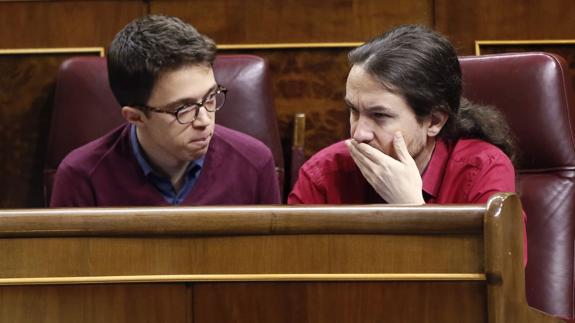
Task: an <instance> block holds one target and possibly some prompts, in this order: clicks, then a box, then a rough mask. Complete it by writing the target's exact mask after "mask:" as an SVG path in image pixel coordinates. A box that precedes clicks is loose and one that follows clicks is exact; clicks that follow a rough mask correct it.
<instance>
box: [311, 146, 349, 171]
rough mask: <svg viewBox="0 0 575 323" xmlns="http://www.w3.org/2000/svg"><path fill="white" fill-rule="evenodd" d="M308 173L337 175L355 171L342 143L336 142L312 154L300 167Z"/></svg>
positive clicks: (347, 151)
mask: <svg viewBox="0 0 575 323" xmlns="http://www.w3.org/2000/svg"><path fill="white" fill-rule="evenodd" d="M302 167H303V168H304V171H306V172H308V173H323V174H326V173H332V172H335V173H339V172H349V171H354V170H356V169H357V167H356V166H355V163H354V162H353V159H352V158H351V155H350V154H349V150H348V149H347V146H346V145H345V142H344V141H339V142H336V143H334V144H332V145H330V146H327V147H325V148H323V149H322V150H320V151H318V152H317V153H316V154H314V155H313V156H312V157H311V158H310V159H309V160H308V161H306V162H305V164H304V165H303V166H302Z"/></svg>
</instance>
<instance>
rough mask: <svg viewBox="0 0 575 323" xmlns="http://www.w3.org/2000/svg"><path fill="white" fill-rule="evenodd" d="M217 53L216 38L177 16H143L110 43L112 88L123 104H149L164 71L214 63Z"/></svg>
mask: <svg viewBox="0 0 575 323" xmlns="http://www.w3.org/2000/svg"><path fill="white" fill-rule="evenodd" d="M215 55H216V45H215V43H214V41H213V40H211V39H210V38H208V37H207V36H204V35H202V34H200V33H199V32H198V31H197V30H196V29H195V28H194V27H192V26H191V25H190V24H187V23H185V22H183V21H182V20H180V19H178V18H176V17H168V16H161V15H148V16H144V17H140V18H137V19H135V20H133V21H132V22H130V23H129V24H127V25H126V26H125V27H124V28H123V29H122V30H120V32H118V34H116V36H115V37H114V40H113V41H112V43H111V44H110V47H109V49H108V55H107V62H108V79H109V82H110V87H111V88H112V92H113V93H114V95H115V97H116V100H117V101H118V102H119V103H120V105H122V106H137V105H145V104H146V103H147V101H148V100H149V98H150V95H151V93H152V90H153V88H154V84H155V82H156V80H157V79H158V78H159V77H160V76H161V74H162V73H164V72H166V71H172V70H177V69H179V68H182V67H185V66H190V65H208V66H211V65H212V64H213V62H214V59H215Z"/></svg>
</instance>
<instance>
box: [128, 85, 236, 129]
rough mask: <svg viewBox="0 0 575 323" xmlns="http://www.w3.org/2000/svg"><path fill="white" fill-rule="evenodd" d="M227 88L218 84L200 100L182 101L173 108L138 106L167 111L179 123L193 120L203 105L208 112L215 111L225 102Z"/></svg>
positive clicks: (161, 111)
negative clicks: (182, 102) (192, 101)
mask: <svg viewBox="0 0 575 323" xmlns="http://www.w3.org/2000/svg"><path fill="white" fill-rule="evenodd" d="M227 92H228V89H226V88H225V87H223V86H221V85H218V87H217V88H216V90H215V91H213V92H211V93H209V94H208V95H206V96H205V97H204V98H203V99H202V101H200V102H194V103H184V104H182V105H180V106H178V107H177V108H175V109H166V108H154V107H151V106H147V105H138V107H141V108H144V109H147V110H150V111H153V112H159V113H167V114H171V115H173V116H175V117H176V120H178V122H179V123H181V124H188V123H191V122H194V120H196V119H197V118H198V114H199V113H200V109H201V108H202V107H204V109H206V111H208V112H216V111H218V110H219V109H221V108H222V107H223V106H224V102H226V93H227Z"/></svg>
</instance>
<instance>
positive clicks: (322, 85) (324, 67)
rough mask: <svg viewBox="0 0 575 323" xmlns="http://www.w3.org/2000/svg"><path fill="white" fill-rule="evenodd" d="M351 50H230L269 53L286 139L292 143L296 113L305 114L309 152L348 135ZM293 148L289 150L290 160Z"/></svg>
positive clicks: (265, 55) (276, 99)
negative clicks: (349, 53) (346, 95)
mask: <svg viewBox="0 0 575 323" xmlns="http://www.w3.org/2000/svg"><path fill="white" fill-rule="evenodd" d="M351 49H352V48H349V47H339V48H300V49H261V50H241V51H239V50H234V51H231V50H225V51H221V52H222V53H226V54H227V53H249V54H254V55H258V56H261V57H264V58H265V59H266V60H267V61H268V63H269V66H270V72H271V79H272V87H273V94H274V97H275V104H276V109H277V114H278V122H279V130H280V135H281V140H282V143H283V145H284V147H285V148H289V147H291V143H292V140H293V139H292V131H293V117H294V115H295V114H296V113H301V112H303V113H305V115H306V131H305V153H306V156H308V157H309V156H311V155H313V154H314V153H316V152H317V151H319V150H320V149H322V148H324V147H327V146H328V145H330V144H332V143H335V142H337V141H339V140H343V139H345V138H348V137H349V110H348V108H347V107H346V106H345V104H344V102H343V98H344V97H345V82H346V79H347V73H348V72H349V64H348V62H347V54H348V52H349V51H350V50H351ZM290 153H291V152H289V151H287V150H285V154H286V155H287V156H286V157H285V160H290V156H289V154H290Z"/></svg>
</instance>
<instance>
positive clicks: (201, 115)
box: [192, 106, 212, 128]
mask: <svg viewBox="0 0 575 323" xmlns="http://www.w3.org/2000/svg"><path fill="white" fill-rule="evenodd" d="M211 120H212V118H211V116H210V112H208V110H206V108H205V107H204V106H200V107H198V109H197V110H196V118H195V119H194V121H192V126H194V127H195V128H202V127H206V126H207V125H209V124H210V122H211Z"/></svg>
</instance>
